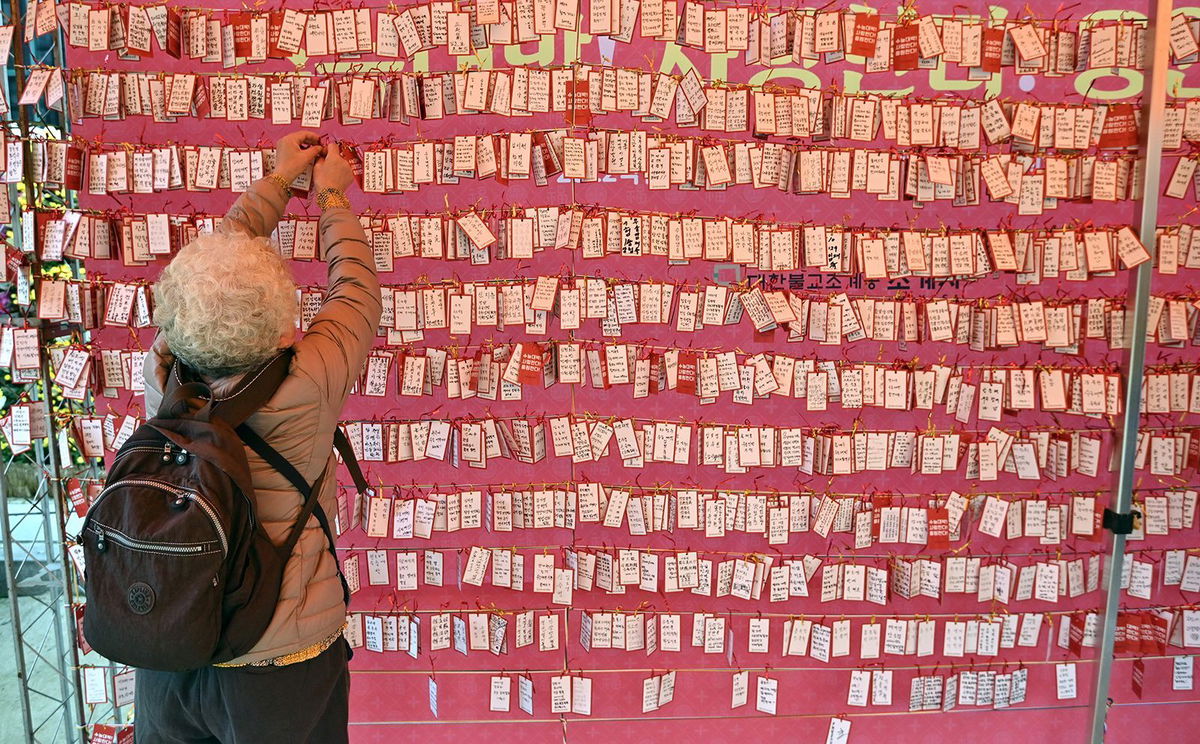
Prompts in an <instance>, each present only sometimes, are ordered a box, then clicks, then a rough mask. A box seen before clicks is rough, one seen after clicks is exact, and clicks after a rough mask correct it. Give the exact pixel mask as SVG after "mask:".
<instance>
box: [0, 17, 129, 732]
mask: <svg viewBox="0 0 1200 744" xmlns="http://www.w3.org/2000/svg"><path fill="white" fill-rule="evenodd" d="M34 5H35V3H27V2H26V1H25V0H9V2H8V4H7V7H6V8H5V11H6V14H7V16H8V18H9V22H10V23H11V24H12V25H13V27H14V31H13V45H12V53H13V69H14V75H13V76H12V79H10V80H8V81H6V82H7V85H6V89H5V91H4V92H5V94H6V95H7V96H8V99H9V102H10V106H11V108H12V111H13V114H14V117H13V118H12V119H10V120H8V121H6V122H4V126H5V127H6V128H8V130H9V131H10V132H13V127H15V132H14V133H15V134H17V135H18V136H20V137H21V138H22V148H23V156H24V157H23V166H24V172H23V174H22V181H21V184H20V187H18V186H17V185H16V184H13V185H10V187H9V195H10V203H11V208H12V214H11V215H10V217H11V223H10V227H11V228H12V235H11V239H12V242H13V243H14V244H15V245H16V246H17V247H18V248H20V249H22V250H23V251H26V249H28V250H27V255H28V257H29V263H28V265H27V266H26V267H22V268H21V269H20V270H22V271H25V270H27V271H28V272H29V281H30V282H31V284H33V285H34V286H36V281H37V278H38V277H39V276H40V275H41V273H42V268H43V267H42V262H41V257H40V255H39V254H38V252H37V251H36V250H35V249H34V248H33V247H30V246H24V245H22V243H23V241H24V239H25V231H24V230H22V229H21V224H22V221H23V220H32V219H34V217H33V215H34V213H36V211H37V210H38V209H39V208H41V207H43V206H45V204H46V198H47V195H48V193H49V191H48V190H45V189H44V188H43V186H41V185H39V184H38V183H37V182H36V181H35V179H34V177H33V157H32V150H31V148H30V146H29V138H30V136H37V134H38V132H47V131H49V130H50V128H51V127H54V126H56V124H55V122H54V120H56V119H57V120H58V121H59V122H60V123H59V124H57V127H58V128H59V129H60V130H61V131H62V132H63V133H64V134H65V132H66V129H67V124H68V122H69V117H68V113H69V112H68V111H67V98H66V96H64V98H63V101H62V103H61V107H62V111H61V112H58V111H52V110H49V109H47V108H46V107H44V106H43V105H41V104H39V105H37V106H21V105H18V104H17V101H19V100H20V96H21V93H22V92H23V90H24V86H25V74H26V70H27V68H28V67H30V66H53V67H58V68H63V67H64V58H63V38H62V34H61V31H57V30H56V31H55V32H54V33H53V34H47V35H44V36H42V37H40V38H35V39H31V40H29V41H26V40H25V36H24V29H25V27H26V23H25V21H26V12H27V11H29V10H30V9H32V8H33V6H34ZM22 188H23V193H22ZM22 200H24V208H22V204H21V201H22ZM71 205H72V204H71V202H70V201H69V200H64V203H63V206H71ZM67 265H69V266H70V267H71V270H72V272H73V274H74V275H75V276H77V277H78V276H79V275H80V273H79V272H80V270H81V268H82V265H81V264H80V263H79V262H67ZM9 323H10V324H12V325H17V326H23V327H33V328H36V329H37V331H38V338H39V341H40V344H41V347H42V348H43V349H48V348H49V347H51V346H54V345H57V344H60V343H62V342H63V341H64V340H65V341H70V340H79V341H82V340H84V338H83V331H82V329H81V328H80V327H78V326H73V325H71V324H68V323H65V322H59V321H43V320H39V319H37V318H36V317H27V318H11V317H10V319H9ZM38 372H39V375H38V379H37V381H35V382H32V383H29V385H28V387H27V390H26V392H25V395H26V396H27V399H28V400H29V402H31V403H38V404H40V406H39V412H40V415H41V416H42V417H43V419H44V420H43V422H42V425H43V426H44V430H45V432H46V433H47V435H48V436H47V437H46V439H45V440H44V441H43V440H42V439H36V440H34V442H33V446H32V448H31V449H30V450H29V451H28V452H27V453H25V454H24V455H21V456H14V455H12V453H11V450H10V452H9V454H8V456H7V457H6V458H5V460H4V462H3V463H2V465H3V469H4V476H5V477H4V478H0V542H2V543H3V558H4V581H5V586H6V587H7V589H8V594H9V597H10V603H9V604H10V612H11V617H12V633H13V651H14V663H15V667H16V671H17V677H18V681H19V683H20V684H19V690H20V695H19V703H20V709H21V718H22V722H23V729H24V730H23V732H22V735H23V739H22V740H23V741H25V742H27V743H28V744H40V743H41V742H84V741H86V740H87V738H88V736H87V724H88V723H89V721H112V720H115V719H118V717H119V714H120V711H119V710H118V709H116V707H115V706H114V705H112V704H111V703H110V704H107V705H101V706H89V707H88V709H87V710H86V711H85V707H84V704H83V696H82V694H81V687H80V651H79V648H78V646H77V643H76V634H75V629H76V620H75V606H76V603H77V602H76V600H77V599H78V597H79V592H78V587H77V585H76V582H75V581H74V576H73V569H72V567H71V564H70V560H69V558H68V555H67V552H66V549H65V540H64V536H65V534H66V520H67V518H68V516H69V505H68V504H67V501H66V499H65V498H64V493H63V483H64V481H65V479H66V478H68V477H70V476H72V475H83V474H86V473H87V472H89V471H91V470H95V466H89V465H87V464H85V465H83V466H76V465H75V464H74V463H73V462H65V463H64V462H62V460H61V453H60V450H59V442H60V424H59V421H58V420H57V418H56V416H55V413H54V410H53V409H54V406H53V405H52V404H51V398H52V396H53V392H52V391H53V374H52V372H51V369H50V363H49V355H48V354H47V353H43V354H42V355H41V364H40V367H39V370H38ZM68 403H69V405H70V408H71V410H73V411H76V410H80V411H81V410H86V409H87V408H90V399H89V400H84V401H82V402H78V403H76V402H69V401H68ZM69 454H70V453H69V452H68V455H69ZM18 459H22V460H25V461H27V462H31V463H32V465H33V466H34V470H35V471H36V473H37V475H38V478H37V486H36V490H35V492H34V493H33V494H32V495H31V498H29V499H28V500H25V499H20V500H18V499H16V498H9V488H8V484H9V477H8V474H9V471H10V469H11V468H12V467H13V465H14V463H15V462H16V461H17V460H18ZM7 740H8V741H16V739H15V738H14V739H7Z"/></svg>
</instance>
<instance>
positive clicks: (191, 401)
mask: <svg viewBox="0 0 1200 744" xmlns="http://www.w3.org/2000/svg"><path fill="white" fill-rule="evenodd" d="M291 359H292V353H291V350H290V349H289V350H287V351H284V352H282V353H280V354H279V355H278V356H276V357H274V358H273V359H271V360H270V361H269V362H267V363H266V364H264V365H263V366H261V367H260V368H258V369H257V370H255V371H253V372H251V373H248V374H247V375H246V378H245V379H246V382H245V383H244V384H242V385H241V386H240V387H239V388H238V389H237V390H236V391H235V392H234V393H233V394H232V395H231V396H229V397H228V398H225V399H223V400H221V401H219V402H216V403H214V402H213V400H212V399H213V395H212V391H211V389H209V387H208V385H206V384H205V383H203V382H202V381H199V380H197V379H193V378H194V375H192V374H190V373H189V370H188V369H187V368H186V367H184V366H183V365H181V364H180V363H179V362H176V364H175V366H174V367H173V368H172V370H171V374H170V378H169V380H168V383H167V386H166V389H165V390H164V396H163V401H162V404H161V405H160V406H159V410H158V415H156V416H155V417H154V418H152V419H150V420H149V421H147V422H146V423H145V424H143V425H142V426H141V427H139V428H138V429H137V430H136V431H134V433H133V434H132V435H131V436H130V437H129V439H128V440H127V441H126V442H125V444H124V445H122V447H121V449H120V451H118V452H117V455H116V457H115V458H114V460H113V463H112V467H111V468H110V469H109V472H108V477H107V479H106V480H105V486H104V490H103V491H102V492H101V493H100V495H99V496H97V497H96V500H95V501H94V502H93V503H92V505H91V507H90V508H89V509H88V513H87V516H86V517H85V519H84V522H83V528H82V530H81V531H80V534H79V536H78V538H77V540H78V542H79V543H80V544H81V545H82V546H83V551H84V557H85V565H86V574H87V576H86V590H87V605H86V608H85V611H84V617H83V633H84V636H85V637H86V638H87V640H88V643H90V644H91V645H92V646H93V647H94V648H95V649H96V650H97V651H99V652H100V653H101V654H103V655H104V656H105V657H107V658H108V659H111V660H112V661H115V662H118V663H121V664H128V665H130V666H134V667H139V668H143V669H157V670H163V671H183V670H187V669H198V668H200V667H205V666H209V665H212V664H219V663H221V662H225V661H229V660H230V659H234V658H237V657H239V656H242V655H243V654H245V653H246V652H248V651H249V650H250V649H251V648H253V647H254V644H255V643H257V642H258V640H259V639H260V638H262V635H263V633H264V632H265V631H266V629H267V625H268V624H269V623H270V622H271V618H272V617H273V615H274V613H275V606H276V604H277V603H278V601H279V591H280V586H281V584H282V581H283V571H284V567H285V566H286V565H287V562H288V559H289V558H290V557H291V554H292V551H293V549H294V548H295V547H296V542H297V541H298V540H299V539H300V535H301V533H302V532H303V530H304V526H305V525H306V524H308V520H309V517H310V516H315V517H316V518H317V521H318V522H320V524H321V528H322V529H323V530H324V531H325V534H326V536H327V538H328V539H329V549H330V552H331V553H333V551H334V536H333V531H332V530H331V528H330V525H329V519H328V517H327V516H326V514H325V512H324V510H323V509H322V508H321V505H320V503H319V499H318V498H317V491H318V489H317V488H316V486H315V484H308V483H307V482H305V480H304V478H303V477H302V476H301V475H300V473H299V471H297V470H296V469H295V467H293V466H292V465H291V463H289V462H288V461H287V460H286V459H284V458H283V457H282V456H281V455H280V454H279V453H278V452H276V451H275V450H274V449H273V448H271V446H270V445H268V444H267V443H266V441H264V440H263V439H262V437H260V436H259V435H258V434H256V433H255V432H254V431H253V430H252V429H250V427H249V426H247V425H246V424H245V421H246V419H247V418H249V416H250V415H251V414H253V413H254V412H255V411H257V410H258V409H259V408H260V407H262V405H263V404H264V403H266V402H267V400H269V399H270V398H271V396H272V395H274V393H275V391H276V389H278V387H279V385H280V383H282V382H283V379H284V378H285V377H286V376H287V372H288V368H289V366H290V364H291ZM334 443H335V444H336V445H337V449H338V451H339V452H340V453H341V454H342V458H343V460H344V461H345V463H346V465H347V467H348V468H349V470H350V473H351V476H352V477H353V478H354V482H355V485H356V486H357V487H358V488H359V490H360V491H362V492H365V490H366V481H365V480H364V479H363V476H362V472H361V471H360V470H359V468H358V463H357V461H356V460H355V458H354V453H353V451H352V450H351V448H350V446H349V443H348V442H347V441H346V438H345V436H344V435H343V434H342V432H341V430H340V429H338V430H337V431H336V434H335V437H334ZM247 446H248V447H250V448H251V449H253V450H254V451H255V453H257V454H258V455H259V457H261V458H262V459H263V460H265V461H266V462H267V463H268V464H269V465H271V466H272V467H273V468H275V469H276V470H278V471H279V472H280V473H281V474H283V475H284V476H285V477H287V478H288V480H289V481H290V482H291V483H292V485H293V486H294V487H295V488H296V490H297V491H298V492H299V493H300V495H301V496H302V497H303V499H304V503H303V507H302V508H301V510H300V515H299V516H298V517H297V518H296V522H295V524H293V526H292V529H291V532H290V533H289V534H288V537H287V539H286V540H285V541H284V543H283V544H282V545H275V544H274V543H273V542H271V539H270V538H269V537H268V536H267V533H266V531H265V530H264V529H263V527H262V525H261V524H260V523H259V522H258V520H257V519H256V518H255V508H254V506H255V502H254V485H253V483H251V480H250V470H249V466H248V465H247V460H246V450H245V447H247ZM334 563H335V565H340V564H338V561H337V555H336V553H334ZM339 574H340V570H339ZM342 589H343V592H344V597H345V598H346V600H347V601H348V600H349V592H348V591H346V582H345V579H344V578H343V579H342Z"/></svg>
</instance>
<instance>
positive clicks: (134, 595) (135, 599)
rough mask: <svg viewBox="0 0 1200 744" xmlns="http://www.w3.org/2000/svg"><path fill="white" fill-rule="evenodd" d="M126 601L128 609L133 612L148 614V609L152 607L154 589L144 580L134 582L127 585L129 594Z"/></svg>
mask: <svg viewBox="0 0 1200 744" xmlns="http://www.w3.org/2000/svg"><path fill="white" fill-rule="evenodd" d="M126 601H127V602H128V603H129V609H131V610H133V612H134V614H137V615H146V614H149V612H150V610H153V609H154V590H153V589H151V588H150V585H149V584H147V583H145V582H142V581H139V582H136V583H135V584H133V585H132V586H130V587H129V594H128V595H127V597H126Z"/></svg>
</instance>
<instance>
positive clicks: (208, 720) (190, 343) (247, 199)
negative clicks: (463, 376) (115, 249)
mask: <svg viewBox="0 0 1200 744" xmlns="http://www.w3.org/2000/svg"><path fill="white" fill-rule="evenodd" d="M310 166H312V167H313V188H314V190H315V193H316V202H317V204H318V205H319V206H320V208H321V219H320V223H319V235H320V246H321V250H322V255H323V256H324V257H325V259H326V260H327V261H328V264H329V291H328V294H327V295H326V298H325V302H324V303H323V305H322V306H321V310H320V312H319V313H318V314H317V315H316V317H315V318H314V319H313V321H312V323H311V325H310V326H309V329H308V332H307V333H305V334H304V336H303V337H302V338H301V339H300V340H299V341H295V343H294V344H293V340H294V336H295V322H296V318H297V312H296V285H295V283H294V282H293V281H292V277H291V274H290V272H289V271H288V268H287V266H286V265H285V264H284V262H283V260H282V259H281V258H280V256H279V254H278V252H277V251H276V250H275V248H274V247H273V246H272V245H271V243H270V241H269V240H268V239H267V236H268V235H270V234H271V232H272V231H273V230H274V229H275V225H276V224H277V223H278V222H279V219H280V217H281V216H282V215H283V211H284V208H285V207H286V205H287V202H288V200H289V199H290V198H291V191H290V190H289V188H288V186H289V185H290V184H291V183H292V182H293V181H294V180H295V179H296V178H297V177H298V176H300V175H301V174H302V173H304V172H305V171H306V170H307V169H308V168H309V167H310ZM353 180H354V176H353V172H352V171H351V169H350V165H349V164H348V163H347V162H346V160H345V158H343V157H342V154H341V152H340V148H339V147H337V146H330V147H328V148H326V147H322V146H321V145H320V141H319V139H318V138H317V136H316V135H315V134H312V133H309V132H296V133H294V134H290V135H288V136H287V137H284V138H283V139H281V140H280V141H279V143H278V144H277V147H276V164H275V170H274V171H273V172H272V173H271V174H270V175H268V176H267V177H266V178H263V179H262V180H260V181H257V182H256V183H254V184H253V185H252V186H251V187H250V190H249V191H247V192H246V193H245V194H243V195H242V196H241V198H239V199H238V200H237V202H236V203H235V204H234V205H233V207H232V208H231V209H230V210H229V213H228V214H227V215H226V216H225V220H224V222H223V224H222V225H221V228H220V230H219V231H218V232H216V233H214V234H211V235H202V236H200V237H198V238H197V239H196V240H194V241H192V242H191V243H189V244H188V245H186V246H184V248H183V250H181V251H180V252H179V254H178V255H177V256H176V257H175V258H174V260H172V261H171V263H170V265H168V266H167V267H166V269H164V270H163V273H162V276H161V277H160V279H159V281H158V283H157V284H156V285H155V288H154V300H155V311H154V321H155V323H156V324H157V325H158V326H159V329H160V332H159V335H158V338H157V339H155V342H154V346H153V348H152V349H151V352H150V353H149V354H148V355H147V356H146V368H145V373H146V409H147V413H148V414H150V415H153V413H154V412H155V411H157V409H158V405H159V403H160V402H161V400H162V391H163V388H164V385H165V384H166V380H167V374H168V373H169V371H170V369H171V365H172V363H173V362H174V361H175V358H176V357H178V358H179V359H180V360H182V361H183V362H184V363H186V364H187V365H188V366H189V367H191V368H192V369H194V370H196V371H197V372H198V373H199V374H200V375H201V376H202V377H203V378H204V379H205V380H206V381H208V382H209V383H210V386H211V388H212V390H213V394H214V395H215V396H217V397H222V396H225V395H227V394H228V393H229V392H230V391H232V390H233V389H234V388H235V387H236V386H237V384H238V382H239V381H241V379H242V377H243V374H244V373H245V372H246V371H247V370H249V369H252V368H254V367H256V366H258V365H259V364H261V363H262V362H264V361H266V360H267V359H269V358H271V357H272V356H274V355H275V354H276V353H277V352H278V350H279V349H280V348H286V347H288V346H293V349H294V356H293V359H292V363H291V368H290V370H289V373H288V376H287V378H286V379H285V380H284V382H283V384H281V385H280V386H279V389H278V390H277V391H276V393H275V395H274V396H273V397H272V398H271V400H270V401H268V402H267V404H266V405H265V406H264V407H263V408H262V409H260V410H259V412H258V413H256V414H254V415H253V416H251V417H250V419H249V420H248V421H247V423H248V424H249V425H250V427H251V428H252V429H254V431H255V432H257V433H258V434H259V435H261V436H262V437H263V438H264V439H266V440H267V442H268V443H269V444H270V445H271V446H272V447H274V448H275V449H276V450H277V451H278V452H279V453H280V454H281V455H283V456H284V457H285V458H286V459H287V460H288V461H289V462H291V463H292V465H294V466H295V467H296V468H297V469H298V470H299V471H300V473H301V474H302V475H303V476H304V477H305V479H306V480H308V482H310V483H312V482H319V486H318V487H317V492H318V493H319V494H320V503H321V505H322V507H323V508H324V510H325V513H326V514H336V512H337V507H336V498H335V489H336V486H337V484H336V477H335V462H334V459H333V454H332V453H333V433H334V429H335V427H336V426H337V421H338V416H339V414H340V413H341V410H342V406H343V404H344V403H345V401H346V396H347V395H348V394H349V393H350V388H351V386H352V385H353V384H354V380H355V379H356V378H357V377H358V374H359V371H360V369H361V368H362V365H363V363H364V361H365V360H366V357H367V352H368V350H369V349H370V347H371V341H372V339H373V338H374V335H375V331H376V328H377V327H378V325H379V317H380V313H381V309H382V308H381V301H380V291H379V280H378V278H377V277H376V276H375V265H374V259H373V258H372V255H371V250H370V247H369V245H368V243H367V238H366V235H365V234H364V233H363V229H362V227H361V226H360V225H359V222H358V217H357V216H356V215H355V214H354V213H352V212H351V211H350V210H349V209H348V207H349V206H350V202H349V201H348V200H347V198H346V195H345V191H346V189H347V188H348V187H349V186H350V184H351V183H352V182H353ZM246 457H247V459H248V461H249V463H250V473H251V477H252V479H253V482H254V490H255V496H256V516H257V518H258V519H259V520H260V521H261V522H262V524H263V526H264V527H265V528H266V531H267V534H268V535H270V536H271V538H272V540H274V541H275V542H276V543H282V542H283V539H284V536H285V535H286V533H287V531H288V530H289V529H290V528H291V526H292V524H293V522H294V521H295V519H296V516H297V514H298V513H299V510H300V505H301V497H300V494H299V493H298V492H297V491H296V490H295V489H294V488H293V487H292V486H291V485H290V484H289V483H288V481H287V480H286V479H285V478H284V476H282V475H280V474H279V473H278V472H276V471H275V470H274V469H272V468H271V467H270V466H268V465H267V464H266V463H265V462H263V461H262V460H261V459H260V458H258V457H257V456H256V455H255V454H254V453H253V452H252V451H250V450H249V449H247V451H246ZM345 620H346V605H345V603H344V601H343V595H342V585H341V582H340V580H339V578H338V573H337V565H336V563H335V559H334V557H333V554H332V552H331V550H330V548H329V544H328V540H327V539H326V537H325V534H324V532H323V531H322V529H321V527H320V525H319V524H318V522H317V521H316V520H315V519H310V520H309V522H308V524H307V525H306V527H305V530H304V533H303V535H302V536H301V538H300V541H299V543H298V544H297V546H296V549H295V551H294V552H293V553H292V556H291V558H290V560H289V562H288V564H287V568H286V569H285V571H284V577H283V587H282V590H281V592H280V595H279V604H278V605H277V606H276V609H275V614H274V617H273V618H272V620H271V623H270V625H269V626H268V628H267V631H266V633H265V634H264V635H263V637H262V638H261V639H260V640H259V642H258V643H257V644H256V645H255V646H254V648H253V649H251V651H250V652H249V653H247V654H246V655H245V656H242V657H240V658H237V659H233V660H232V661H230V662H228V663H226V664H222V665H220V666H215V667H209V668H205V669H199V670H194V671H188V672H157V671H148V670H138V672H137V688H136V701H135V702H136V712H137V720H136V726H135V735H136V741H137V742H139V744H142V743H144V744H163V743H167V742H170V743H171V744H175V743H177V742H178V743H180V744H182V743H183V742H187V743H188V744H193V743H196V744H198V743H200V742H204V743H205V744H217V743H218V742H219V743H220V744H251V743H252V742H253V743H255V744H257V743H260V742H262V743H265V742H287V743H288V744H302V743H303V742H313V743H314V744H316V743H319V744H329V743H336V742H345V741H347V733H346V726H347V706H348V701H349V672H348V671H347V667H346V662H347V661H348V660H349V656H350V650H349V647H348V646H347V644H346V643H345V641H344V640H342V637H341V633H342V629H343V627H344V625H345Z"/></svg>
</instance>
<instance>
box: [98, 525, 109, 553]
mask: <svg viewBox="0 0 1200 744" xmlns="http://www.w3.org/2000/svg"><path fill="white" fill-rule="evenodd" d="M105 550H108V542H107V541H106V540H105V539H104V528H103V527H97V528H96V552H98V553H103V552H104V551H105Z"/></svg>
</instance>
